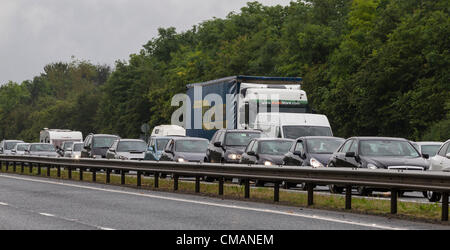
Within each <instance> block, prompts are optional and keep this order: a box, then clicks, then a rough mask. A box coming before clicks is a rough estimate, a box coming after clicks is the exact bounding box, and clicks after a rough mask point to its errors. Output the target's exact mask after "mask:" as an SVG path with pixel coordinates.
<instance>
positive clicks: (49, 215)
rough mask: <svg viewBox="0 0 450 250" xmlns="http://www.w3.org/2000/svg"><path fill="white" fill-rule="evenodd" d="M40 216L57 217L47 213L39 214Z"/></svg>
mask: <svg viewBox="0 0 450 250" xmlns="http://www.w3.org/2000/svg"><path fill="white" fill-rule="evenodd" d="M39 214H40V215H43V216H47V217H55V216H54V215H53V214H47V213H39Z"/></svg>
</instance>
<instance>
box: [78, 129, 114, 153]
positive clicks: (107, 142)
mask: <svg viewBox="0 0 450 250" xmlns="http://www.w3.org/2000/svg"><path fill="white" fill-rule="evenodd" d="M118 139H120V137H119V136H117V135H105V134H89V135H88V136H87V137H86V139H84V145H83V149H82V150H81V158H106V151H108V149H109V148H110V147H111V145H112V144H113V142H114V141H116V140H118Z"/></svg>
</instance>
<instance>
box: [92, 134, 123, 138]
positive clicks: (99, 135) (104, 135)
mask: <svg viewBox="0 0 450 250" xmlns="http://www.w3.org/2000/svg"><path fill="white" fill-rule="evenodd" d="M92 135H93V136H94V137H119V136H118V135H108V134H92Z"/></svg>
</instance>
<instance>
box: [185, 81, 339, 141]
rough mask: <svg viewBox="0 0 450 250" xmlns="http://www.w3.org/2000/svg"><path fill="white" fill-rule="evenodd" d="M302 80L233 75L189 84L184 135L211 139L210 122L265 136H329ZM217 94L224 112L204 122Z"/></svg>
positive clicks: (325, 118)
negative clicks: (256, 131)
mask: <svg viewBox="0 0 450 250" xmlns="http://www.w3.org/2000/svg"><path fill="white" fill-rule="evenodd" d="M301 82H302V78H299V77H254V76H233V77H227V78H222V79H218V80H213V81H209V82H203V83H195V84H189V85H188V86H187V95H188V97H189V99H190V102H191V106H190V107H188V109H190V110H188V112H186V113H187V114H188V116H190V118H191V119H189V121H188V122H187V123H186V124H185V126H186V134H187V136H194V137H203V138H207V139H211V137H212V135H213V134H214V133H215V131H217V129H218V128H217V126H216V128H213V129H211V127H212V126H211V124H212V123H213V124H215V125H217V124H219V125H222V128H227V129H261V130H263V131H265V134H266V135H267V136H268V137H282V138H298V137H301V136H332V131H331V127H330V123H329V122H328V119H327V117H326V116H324V115H317V114H311V110H310V108H309V105H308V98H307V95H306V92H305V91H303V90H302V89H301ZM218 97H220V98H221V99H222V102H221V105H223V114H219V115H218V114H217V113H216V114H215V115H214V116H213V117H214V121H213V122H211V121H209V120H208V121H205V118H204V117H206V116H205V114H208V112H210V111H211V110H212V109H215V107H213V106H214V105H212V104H213V102H214V103H215V102H216V101H214V100H215V99H214V98H218ZM215 110H216V111H217V109H215ZM199 119H200V121H199ZM199 124H201V127H199V126H198V125H199Z"/></svg>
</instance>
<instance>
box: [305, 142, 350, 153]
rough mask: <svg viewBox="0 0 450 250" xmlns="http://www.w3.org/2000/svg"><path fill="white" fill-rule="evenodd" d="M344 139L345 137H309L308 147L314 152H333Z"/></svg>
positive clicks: (310, 151) (309, 150)
mask: <svg viewBox="0 0 450 250" xmlns="http://www.w3.org/2000/svg"><path fill="white" fill-rule="evenodd" d="M344 141H345V140H344V139H332V138H317V139H307V140H306V147H307V149H308V152H309V153H312V154H332V153H334V151H336V150H337V149H338V148H339V146H340V145H341V144H342V143H343V142H344Z"/></svg>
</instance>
